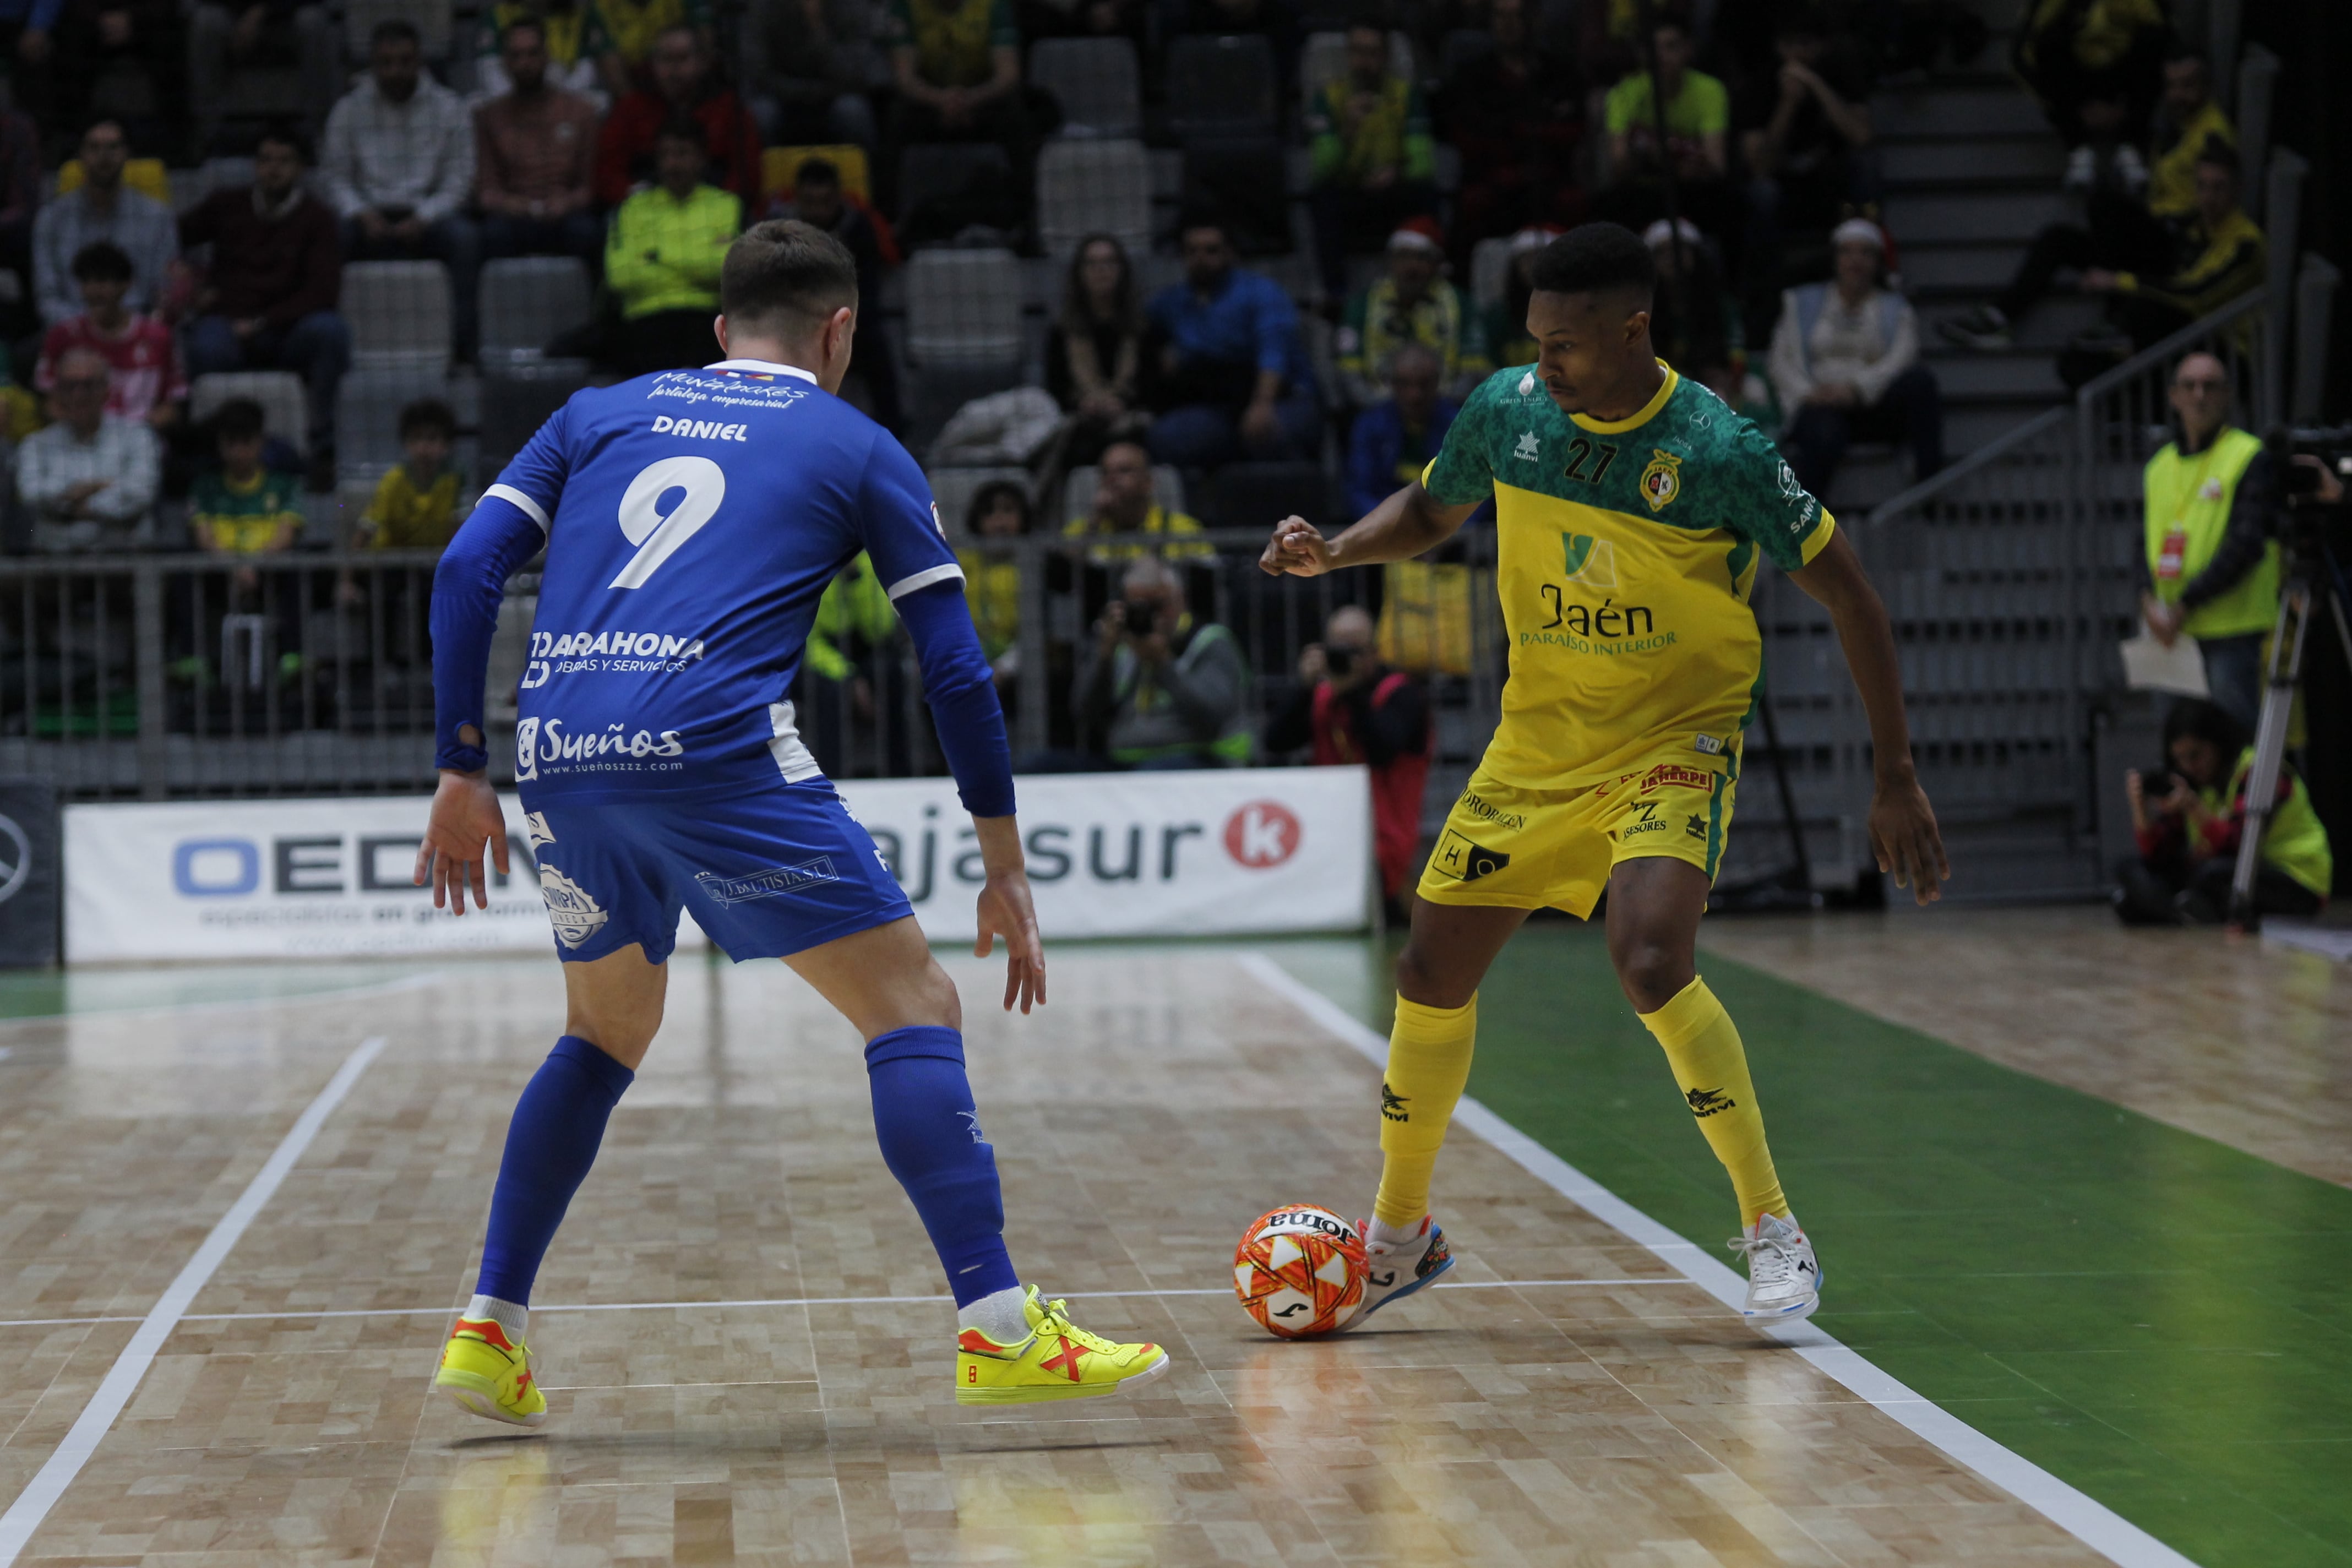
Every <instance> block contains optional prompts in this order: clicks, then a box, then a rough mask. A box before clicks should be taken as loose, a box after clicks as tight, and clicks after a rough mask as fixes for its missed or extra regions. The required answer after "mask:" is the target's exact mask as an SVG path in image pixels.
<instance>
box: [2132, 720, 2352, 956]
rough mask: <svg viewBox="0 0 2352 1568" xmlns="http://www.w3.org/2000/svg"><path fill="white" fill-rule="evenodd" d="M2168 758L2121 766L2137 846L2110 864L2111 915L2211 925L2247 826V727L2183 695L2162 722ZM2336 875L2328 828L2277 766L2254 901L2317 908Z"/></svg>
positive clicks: (2224, 902) (2282, 908)
mask: <svg viewBox="0 0 2352 1568" xmlns="http://www.w3.org/2000/svg"><path fill="white" fill-rule="evenodd" d="M2164 760H2165V766H2164V767H2162V768H2160V769H2158V770H2157V771H2156V772H2155V773H2151V774H2147V775H2143V774H2141V773H2138V772H2137V771H2134V772H2132V773H2126V774H2125V775H2124V787H2125V788H2126V790H2127V791H2128V792H2129V794H2130V796H2131V814H2132V834H2133V837H2135V838H2136V839H2137V847H2138V850H2139V853H2138V854H2137V855H2136V856H2134V857H2133V858H2130V859H2127V860H2126V861H2124V862H2123V864H2121V865H2120V866H2117V867H2116V882H2117V886H2116V889H2115V892H2114V894H2113V898H2114V900H2115V906H2116V915H2117V916H2118V917H2119V918H2121V919H2122V921H2123V922H2124V923H2125V924H2126V925H2218V924H2219V923H2221V919H2222V917H2223V916H2224V914H2225V913H2226V912H2227V911H2228V910H2229V907H2230V881H2231V877H2232V875H2234V873H2235V872H2236V870H2237V861H2238V846H2239V844H2240V843H2241V842H2242V839H2243V837H2244V835H2245V826H2246V779H2247V775H2248V774H2249V773H2252V772H2253V767H2254V748H2253V745H2252V736H2251V735H2250V734H2249V733H2248V731H2247V730H2246V728H2245V727H2244V726H2243V725H2242V724H2240V723H2239V722H2238V721H2237V720H2236V719H2234V718H2232V717H2231V715H2230V714H2228V713H2226V712H2224V711H2222V710H2221V708H2219V707H2218V706H2216V705H2215V704H2213V703H2210V702H2204V701H2200V700H2197V699H2196V698H2193V697H2192V698H2189V699H2188V700H2185V701H2182V702H2179V703H2176V704H2175V705H2174V707H2173V710H2172V711H2171V712H2170V713H2168V714H2167V715H2166V716H2165V721H2164ZM2335 874H2336V861H2335V857H2334V855H2333V854H2332V853H2331V851H2330V849H2329V847H2328V843H2327V829H2326V826H2323V825H2322V824H2321V822H2320V820H2319V814H2318V813H2317V812H2315V811H2314V810H2313V809H2312V805H2311V795H2310V793H2309V792H2308V791H2307V790H2305V788H2304V784H2303V780H2302V778H2301V777H2300V776H2298V775H2297V774H2296V773H2295V772H2294V769H2292V768H2289V767H2285V766H2282V767H2281V768H2280V770H2279V781H2278V791H2277V794H2276V795H2275V796H2274V797H2273V801H2272V805H2271V811H2270V816H2269V818H2268V820H2267V821H2265V822H2264V823H2263V841H2262V859H2261V863H2260V865H2259V867H2258V868H2257V869H2256V871H2255V874H2254V895H2253V897H2254V909H2255V910H2256V912H2257V913H2260V914H2265V915H2291V916H2295V917H2298V918H2303V917H2308V916H2311V915H2315V914H2317V913H2318V912H2319V910H2320V909H2321V908H2322V907H2323V906H2325V905H2326V902H2327V889H2328V887H2329V886H2330V884H2331V882H2332V881H2333V879H2334V877H2335Z"/></svg>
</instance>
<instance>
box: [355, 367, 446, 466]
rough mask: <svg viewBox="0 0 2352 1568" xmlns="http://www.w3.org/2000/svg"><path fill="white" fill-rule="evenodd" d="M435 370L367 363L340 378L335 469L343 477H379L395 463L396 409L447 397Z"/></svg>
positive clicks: (397, 441)
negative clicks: (430, 398)
mask: <svg viewBox="0 0 2352 1568" xmlns="http://www.w3.org/2000/svg"><path fill="white" fill-rule="evenodd" d="M447 394H448V385H447V382H446V379H445V378H444V377H443V375H442V374H441V371H440V369H439V367H437V366H430V367H428V366H424V365H421V364H405V365H402V364H394V365H367V366H362V367H360V368H358V369H355V370H353V371H352V373H351V374H349V375H347V376H345V377H343V384H342V389H341V392H340V393H339V394H338V395H337V396H336V399H335V458H336V462H335V466H336V468H337V469H338V470H340V472H341V475H342V476H343V477H344V478H345V479H378V478H381V477H382V476H383V471H384V470H385V469H386V468H390V467H392V465H394V463H397V462H398V461H400V457H401V452H400V411H401V409H402V408H403V407H404V406H406V405H408V404H411V403H414V402H415V401H416V400H417V399H418V398H420V397H446V395H447Z"/></svg>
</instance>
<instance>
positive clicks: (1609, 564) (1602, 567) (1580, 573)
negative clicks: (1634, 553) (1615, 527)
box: [1559, 533, 1617, 588]
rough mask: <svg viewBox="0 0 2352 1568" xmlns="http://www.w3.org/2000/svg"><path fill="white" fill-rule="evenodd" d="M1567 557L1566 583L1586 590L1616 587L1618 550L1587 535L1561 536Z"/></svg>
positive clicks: (1567, 534)
mask: <svg viewBox="0 0 2352 1568" xmlns="http://www.w3.org/2000/svg"><path fill="white" fill-rule="evenodd" d="M1559 537H1560V542H1561V543H1562V544H1563V545H1564V546H1565V547H1566V550H1567V554H1568V580H1569V581H1570V582H1571V583H1582V584H1585V585H1587V586H1588V587H1593V588H1614V587H1616V586H1617V546H1616V545H1614V544H1612V543H1611V542H1609V541H1608V540H1605V539H1596V538H1594V537H1593V536H1592V535H1591V534H1589V533H1563V534H1561V535H1560V536H1559Z"/></svg>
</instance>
